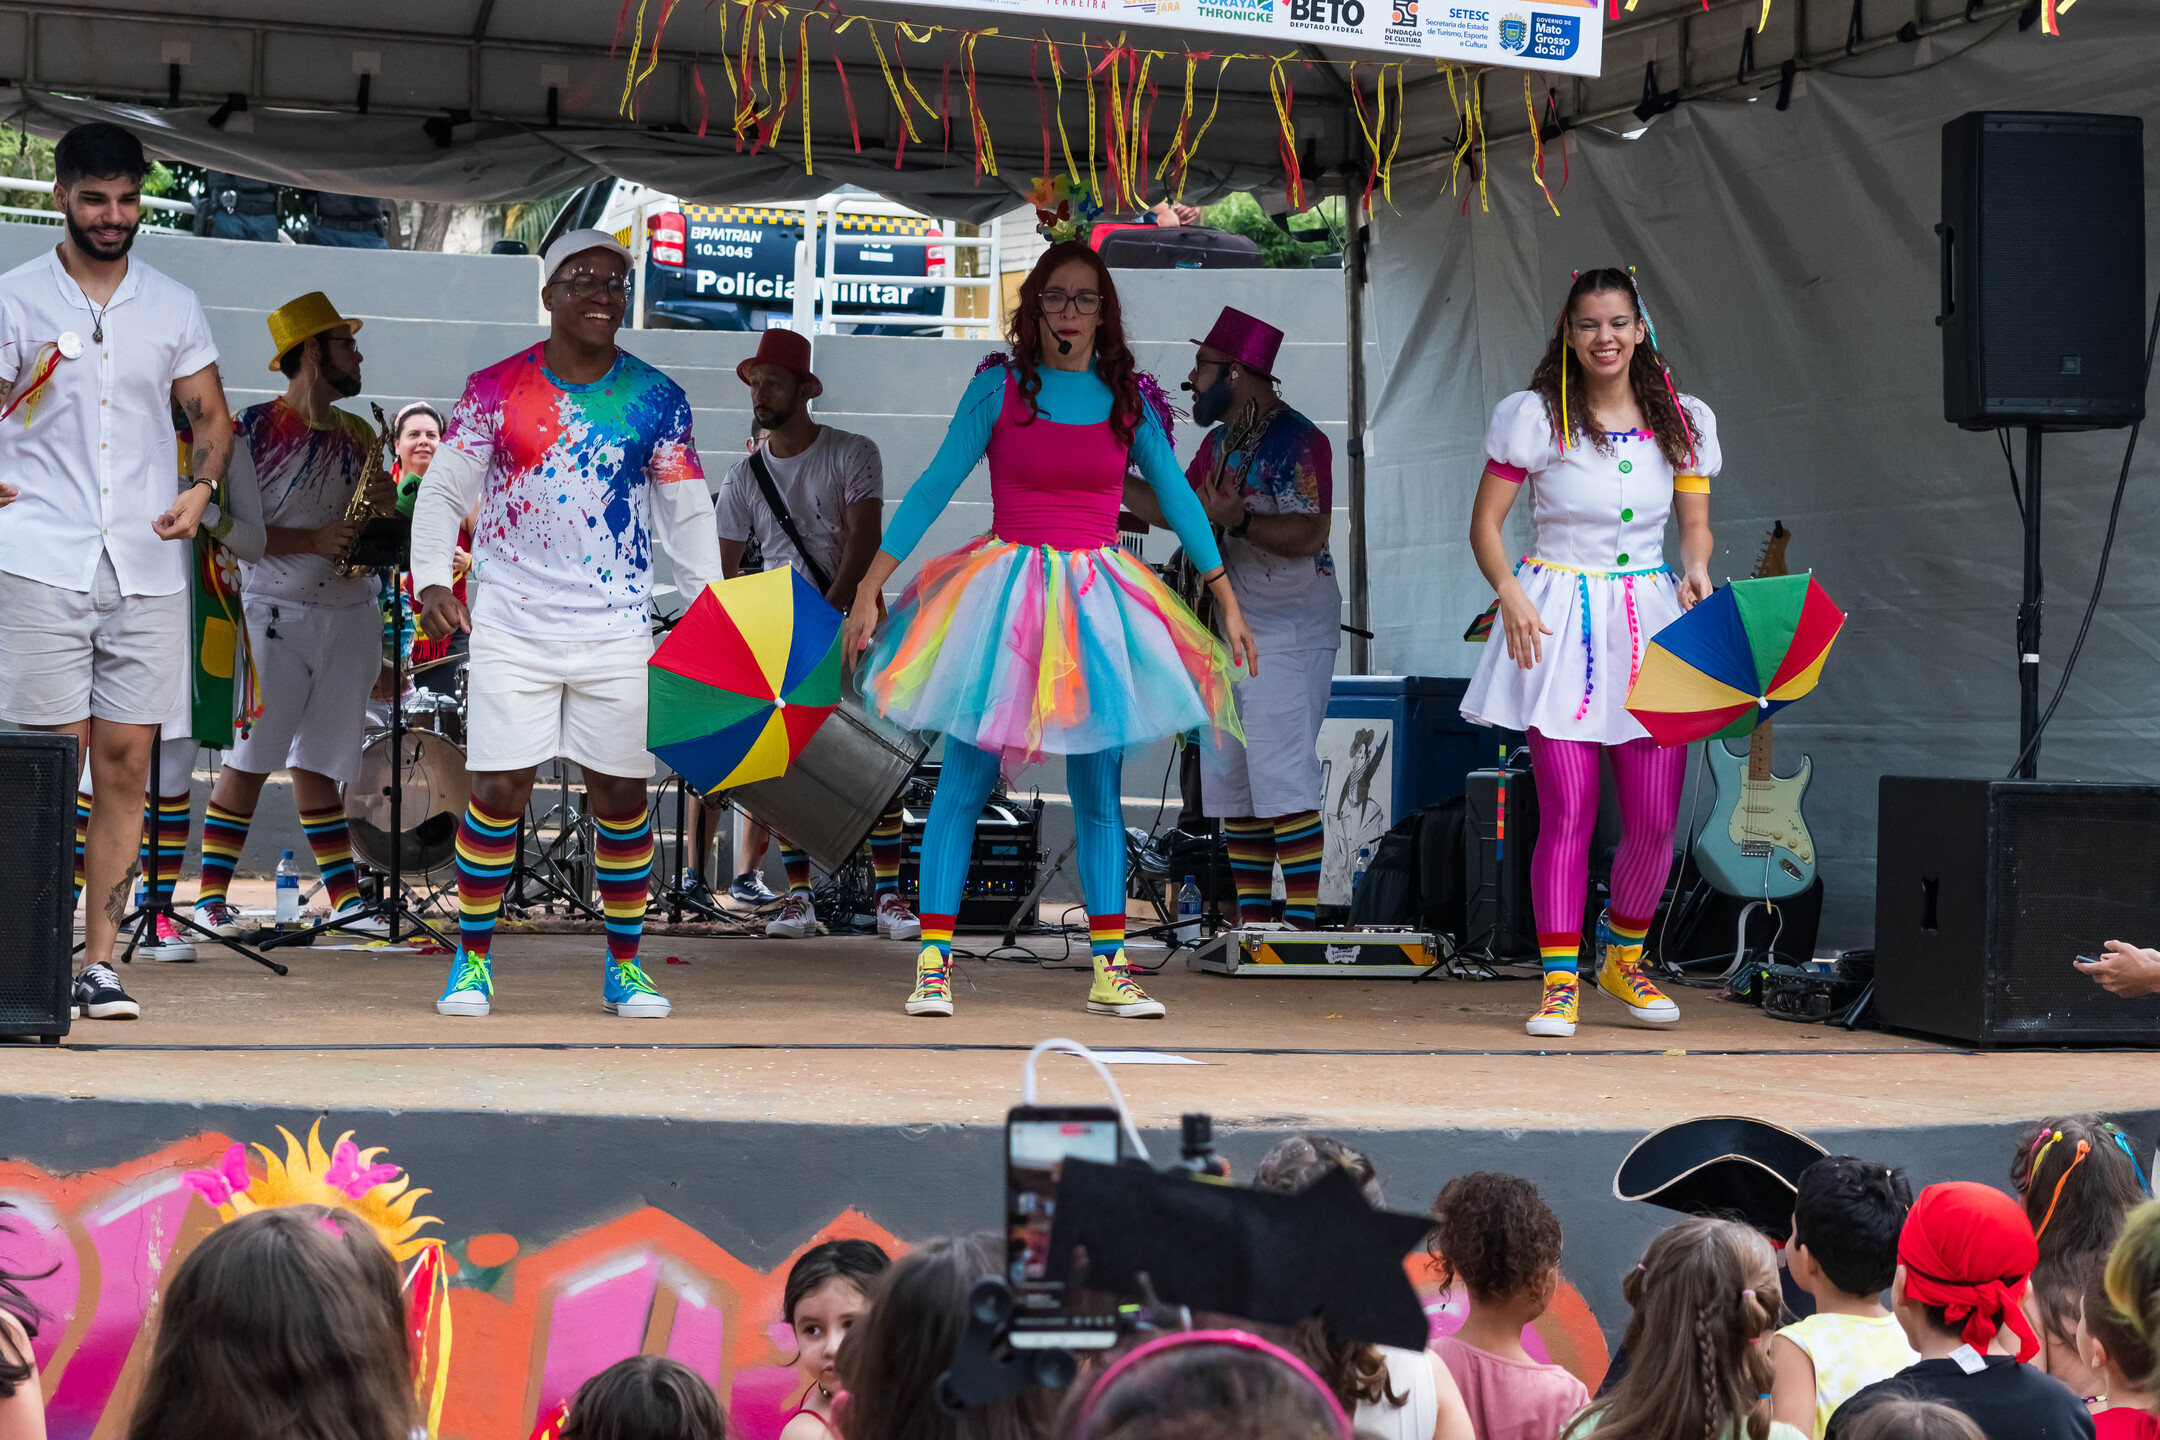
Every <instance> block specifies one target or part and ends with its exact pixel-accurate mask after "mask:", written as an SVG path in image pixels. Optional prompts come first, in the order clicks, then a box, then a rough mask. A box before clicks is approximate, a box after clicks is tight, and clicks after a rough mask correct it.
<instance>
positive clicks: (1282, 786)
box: [1200, 641, 1335, 820]
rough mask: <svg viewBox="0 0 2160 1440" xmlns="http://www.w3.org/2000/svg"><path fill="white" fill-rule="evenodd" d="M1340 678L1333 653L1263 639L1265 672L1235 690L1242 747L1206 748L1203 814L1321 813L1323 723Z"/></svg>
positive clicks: (1232, 743)
mask: <svg viewBox="0 0 2160 1440" xmlns="http://www.w3.org/2000/svg"><path fill="white" fill-rule="evenodd" d="M1238 673H1240V674H1243V673H1244V672H1242V671H1240V672H1238ZM1334 681H1335V651H1334V650H1332V649H1328V650H1288V651H1284V650H1270V649H1268V648H1267V645H1266V642H1264V641H1263V642H1262V643H1261V645H1260V673H1259V674H1258V675H1256V676H1251V677H1248V678H1246V679H1243V680H1239V681H1237V682H1236V684H1235V686H1234V687H1233V688H1234V689H1235V690H1236V691H1237V708H1238V720H1239V721H1240V723H1242V724H1243V725H1244V727H1245V743H1244V745H1242V746H1240V745H1238V744H1237V743H1236V742H1235V741H1226V742H1225V743H1223V744H1221V745H1210V744H1207V743H1205V742H1203V743H1202V744H1201V746H1200V802H1201V804H1200V808H1201V810H1202V811H1203V812H1204V813H1206V814H1207V815H1209V816H1211V817H1213V818H1215V819H1218V820H1221V819H1235V818H1237V817H1239V816H1242V815H1253V816H1258V817H1261V818H1263V819H1266V818H1272V817H1275V816H1280V815H1295V814H1297V813H1298V812H1299V811H1301V810H1317V809H1319V808H1320V749H1319V745H1320V722H1321V721H1322V720H1324V719H1326V718H1327V707H1328V691H1329V689H1330V687H1331V686H1332V685H1333V684H1334Z"/></svg>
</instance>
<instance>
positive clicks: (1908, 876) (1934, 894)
mask: <svg viewBox="0 0 2160 1440" xmlns="http://www.w3.org/2000/svg"><path fill="white" fill-rule="evenodd" d="M1879 793H1880V811H1879V819H1878V821H1877V831H1876V842H1875V844H1876V850H1875V1011H1876V1014H1877V1016H1878V1017H1879V1018H1880V1019H1881V1021H1882V1023H1883V1025H1884V1026H1885V1027H1888V1028H1894V1029H1903V1030H1917V1031H1920V1032H1923V1033H1925V1034H1929V1035H1938V1036H1943V1037H1945V1038H1948V1039H1953V1040H1963V1041H1966V1042H1968V1043H1972V1044H1979V1045H2080V1044H2082V1045H2138V1046H2155V1045H2160V997H2146V998H2142V999H2135V1000H2125V999H2119V998H2117V997H2116V996H2114V995H2111V994H2109V993H2108V992H2107V991H2105V990H2103V989H2101V988H2100V987H2099V986H2098V985H2096V984H2095V983H2093V981H2092V979H2091V978H2090V977H2088V976H2087V975H2085V974H2084V973H2083V972H2082V971H2080V970H2079V969H2077V967H2076V966H2074V965H2072V964H2071V963H2070V962H2071V961H2072V960H2073V959H2075V958H2076V957H2077V956H2079V955H2096V954H2099V953H2100V947H2101V942H2103V941H2106V940H2126V941H2131V942H2133V943H2136V944H2139V945H2150V944H2152V943H2154V937H2156V936H2160V847H2155V846H2154V845H2153V843H2152V837H2153V835H2154V833H2155V830H2156V828H2160V786H2153V785H2065V784H2053V783H2046V782H2039V781H2030V780H2022V781H2021V780H1940V779H1931V778H1922V777H1919V776H1911V775H1885V776H1883V777H1882V784H1881V790H1880V792H1879Z"/></svg>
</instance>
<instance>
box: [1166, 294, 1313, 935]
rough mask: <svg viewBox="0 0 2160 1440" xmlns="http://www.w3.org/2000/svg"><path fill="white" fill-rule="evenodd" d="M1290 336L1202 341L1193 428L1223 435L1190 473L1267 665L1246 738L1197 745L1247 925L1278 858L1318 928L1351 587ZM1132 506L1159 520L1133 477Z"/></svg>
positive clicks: (1227, 331) (1268, 904) (1225, 330)
mask: <svg viewBox="0 0 2160 1440" xmlns="http://www.w3.org/2000/svg"><path fill="white" fill-rule="evenodd" d="M1282 342H1283V332H1282V331H1280V330H1278V329H1276V328H1275V327H1274V326H1272V325H1270V324H1268V323H1266V322H1265V321H1263V320H1259V319H1256V318H1255V317H1253V316H1251V315H1248V314H1246V313H1245V312H1244V311H1242V310H1237V309H1232V308H1230V307H1229V306H1225V307H1224V308H1223V312H1222V314H1221V315H1220V316H1218V317H1217V318H1216V321H1215V327H1214V328H1213V329H1212V330H1210V331H1208V336H1207V338H1206V339H1205V340H1195V341H1194V342H1193V343H1194V344H1195V345H1197V346H1199V347H1200V349H1199V353H1198V355H1197V357H1196V358H1195V360H1194V362H1193V368H1192V375H1191V377H1190V378H1189V379H1188V380H1187V381H1186V384H1185V387H1184V388H1185V389H1186V390H1188V391H1190V392H1191V393H1192V397H1193V420H1194V421H1195V423H1197V424H1199V425H1202V426H1213V427H1214V428H1213V429H1211V430H1209V431H1208V433H1207V435H1206V436H1205V437H1204V438H1203V439H1202V440H1201V442H1200V450H1199V453H1198V454H1197V455H1195V456H1194V457H1193V462H1192V464H1191V465H1190V466H1189V467H1187V469H1186V478H1187V479H1189V480H1190V481H1191V482H1192V484H1193V488H1194V489H1195V490H1197V491H1198V492H1199V493H1200V502H1201V504H1202V506H1203V507H1204V508H1205V509H1206V510H1207V514H1208V519H1210V520H1212V521H1213V522H1214V523H1215V524H1216V526H1217V527H1218V528H1219V529H1220V530H1221V533H1222V557H1223V564H1224V566H1225V567H1227V569H1228V570H1229V574H1230V588H1231V590H1232V591H1233V592H1234V593H1235V594H1236V596H1237V601H1238V608H1239V609H1240V610H1242V611H1243V612H1244V615H1245V623H1246V624H1247V625H1249V626H1251V627H1252V632H1253V638H1254V639H1255V640H1256V641H1257V642H1258V643H1259V646H1260V650H1261V653H1263V654H1265V655H1266V656H1267V657H1268V663H1267V664H1266V665H1265V666H1263V667H1261V671H1260V673H1259V674H1258V675H1240V676H1239V678H1238V679H1237V681H1236V686H1237V705H1238V715H1239V717H1240V718H1241V719H1242V720H1243V721H1244V722H1245V743H1244V744H1243V745H1238V744H1236V743H1235V742H1229V741H1226V742H1225V743H1223V744H1221V745H1203V746H1201V747H1200V790H1201V802H1202V808H1203V810H1204V811H1205V813H1206V814H1207V815H1209V816H1211V817H1213V818H1215V819H1219V820H1221V821H1222V824H1223V831H1224V839H1225V841H1226V842H1227V848H1228V850H1229V855H1230V870H1231V874H1232V876H1233V878H1234V879H1235V880H1236V882H1237V892H1238V923H1239V924H1241V925H1261V924H1268V923H1271V922H1272V920H1273V901H1272V894H1273V877H1274V868H1275V865H1276V864H1277V863H1278V862H1279V863H1280V864H1281V866H1282V872H1283V891H1284V895H1285V897H1286V898H1285V904H1284V909H1283V920H1284V922H1286V923H1287V924H1288V925H1289V926H1290V927H1291V928H1293V929H1299V930H1310V929H1313V928H1314V927H1315V925H1316V923H1317V922H1316V920H1315V911H1316V910H1317V909H1318V906H1319V901H1320V856H1321V829H1320V804H1321V794H1320V791H1321V777H1320V757H1319V740H1320V722H1321V720H1322V719H1324V718H1325V717H1326V715H1327V704H1328V690H1329V687H1330V685H1331V683H1332V681H1333V679H1334V675H1335V651H1336V649H1337V647H1338V646H1340V645H1341V643H1342V592H1341V591H1340V590H1339V589H1338V588H1337V587H1336V584H1335V562H1334V561H1333V560H1332V559H1330V558H1329V556H1328V552H1327V538H1328V511H1329V509H1330V507H1331V506H1332V505H1333V504H1334V499H1335V495H1334V480H1333V477H1332V476H1331V474H1330V459H1331V452H1330V448H1329V446H1328V439H1327V436H1326V435H1325V434H1324V433H1323V432H1322V431H1321V429H1320V427H1319V426H1317V425H1315V424H1313V422H1312V421H1310V420H1308V419H1306V418H1305V417H1304V416H1303V415H1300V414H1299V413H1298V412H1297V411H1295V410H1293V409H1291V408H1290V407H1289V406H1288V405H1286V404H1284V403H1283V399H1282V396H1281V395H1279V394H1278V393H1276V389H1277V384H1278V382H1277V380H1276V378H1275V368H1276V366H1275V357H1276V355H1277V353H1278V352H1279V351H1280V350H1281V348H1282ZM1125 506H1126V508H1127V509H1129V510H1131V511H1133V512H1134V513H1135V514H1137V515H1139V516H1140V517H1141V518H1142V519H1144V520H1146V521H1147V522H1148V523H1149V524H1151V525H1159V524H1161V523H1162V517H1161V514H1160V511H1159V507H1158V506H1157V505H1156V503H1155V497H1154V493H1153V492H1152V491H1150V490H1149V489H1148V488H1147V487H1146V486H1145V485H1137V484H1133V483H1131V482H1127V484H1126V487H1125Z"/></svg>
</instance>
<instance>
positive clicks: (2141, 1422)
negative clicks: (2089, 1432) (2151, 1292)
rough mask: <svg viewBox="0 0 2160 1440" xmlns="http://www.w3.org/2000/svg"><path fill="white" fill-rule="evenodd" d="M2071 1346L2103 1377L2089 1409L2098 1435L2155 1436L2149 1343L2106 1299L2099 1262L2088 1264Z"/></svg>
mask: <svg viewBox="0 0 2160 1440" xmlns="http://www.w3.org/2000/svg"><path fill="white" fill-rule="evenodd" d="M2077 1347H2078V1358H2079V1359H2081V1360H2083V1361H2084V1362H2085V1366H2086V1368H2087V1369H2089V1370H2091V1371H2092V1372H2093V1373H2094V1374H2095V1375H2098V1376H2101V1377H2102V1378H2103V1379H2104V1380H2105V1381H2106V1385H2105V1387H2104V1388H2103V1389H2102V1391H2101V1404H2100V1408H2099V1409H2098V1410H2097V1411H2095V1412H2094V1414H2093V1433H2094V1434H2095V1435H2096V1436H2097V1437H2098V1440H2160V1420H2155V1419H2154V1418H2153V1414H2152V1407H2153V1352H2152V1347H2151V1346H2150V1345H2147V1344H2146V1343H2145V1337H2144V1336H2142V1335H2140V1334H2139V1333H2138V1331H2137V1326H2136V1325H2134V1324H2132V1323H2131V1321H2130V1319H2129V1317H2128V1316H2126V1315H2124V1314H2123V1313H2122V1311H2121V1310H2119V1309H2118V1308H2116V1305H2115V1302H2114V1301H2112V1300H2110V1299H2108V1293H2107V1267H2106V1266H2105V1265H2095V1266H2093V1268H2092V1272H2091V1274H2090V1275H2089V1276H2087V1278H2086V1281H2085V1303H2084V1304H2083V1305H2082V1306H2080V1307H2079V1310H2078V1326H2077Z"/></svg>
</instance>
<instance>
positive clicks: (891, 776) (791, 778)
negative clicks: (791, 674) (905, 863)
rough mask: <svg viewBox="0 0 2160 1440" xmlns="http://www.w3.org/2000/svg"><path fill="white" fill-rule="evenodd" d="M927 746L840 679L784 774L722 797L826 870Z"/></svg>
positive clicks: (866, 830) (851, 847)
mask: <svg viewBox="0 0 2160 1440" xmlns="http://www.w3.org/2000/svg"><path fill="white" fill-rule="evenodd" d="M929 748H930V744H929V742H928V741H926V740H924V739H923V738H922V737H921V736H920V735H917V734H916V733H914V732H913V731H911V730H903V729H901V728H900V727H899V726H897V725H895V724H893V723H892V722H891V721H890V720H887V719H886V718H885V717H884V716H882V715H879V714H877V713H876V712H874V711H873V710H871V709H870V707H869V706H867V705H865V704H864V703H863V701H862V698H861V697H860V696H858V695H857V694H856V693H855V689H854V686H852V685H847V686H843V687H842V689H841V691H840V706H839V708H838V709H836V710H834V711H833V712H832V714H831V715H829V716H827V717H826V718H825V723H824V724H822V725H820V726H819V727H818V728H817V733H816V734H814V735H812V736H811V737H810V743H809V744H807V745H805V746H803V749H802V754H800V755H798V756H796V757H795V763H794V764H792V765H790V766H788V769H787V773H786V774H785V775H781V776H777V777H776V778H774V779H771V780H759V781H757V782H755V783H754V784H750V785H738V786H737V787H736V788H735V789H733V790H731V791H729V792H728V798H729V799H730V800H732V801H733V802H734V803H735V806H736V808H737V809H739V810H741V811H742V812H743V813H744V814H745V815H748V816H749V817H750V818H751V819H753V820H760V821H763V822H764V823H765V824H766V825H769V826H771V827H772V829H773V830H774V831H775V832H776V833H778V834H781V835H785V836H786V837H787V839H788V843H789V844H790V845H793V846H795V847H796V848H797V849H799V850H803V851H806V852H808V854H809V856H810V858H811V859H813V860H815V861H817V863H818V864H820V865H822V866H824V867H825V869H826V870H828V871H833V870H838V869H840V868H841V867H842V866H843V865H845V864H847V862H848V860H849V859H850V858H851V857H852V856H853V855H854V854H855V851H856V849H857V847H859V846H860V845H861V844H862V842H863V841H864V840H865V839H867V838H868V837H869V834H870V831H871V828H872V827H873V826H875V825H876V824H877V821H878V816H880V815H882V814H884V813H885V807H886V805H887V804H889V803H891V801H892V798H893V796H895V795H897V794H899V793H900V787H901V786H903V785H905V784H907V778H908V775H909V773H910V772H911V771H913V770H914V768H915V763H916V762H917V761H918V760H920V759H922V757H923V753H924V752H925V751H927V750H928V749H929Z"/></svg>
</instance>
